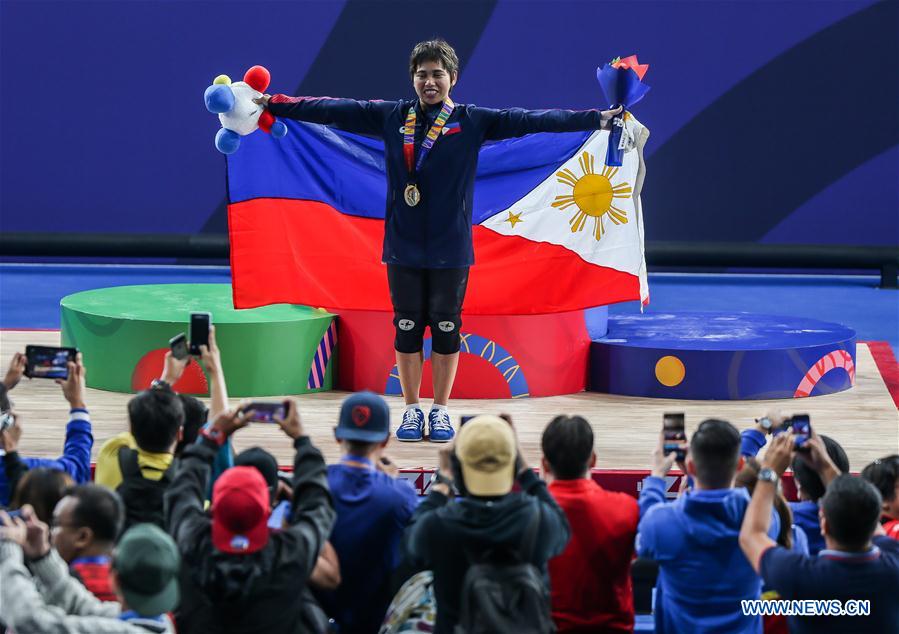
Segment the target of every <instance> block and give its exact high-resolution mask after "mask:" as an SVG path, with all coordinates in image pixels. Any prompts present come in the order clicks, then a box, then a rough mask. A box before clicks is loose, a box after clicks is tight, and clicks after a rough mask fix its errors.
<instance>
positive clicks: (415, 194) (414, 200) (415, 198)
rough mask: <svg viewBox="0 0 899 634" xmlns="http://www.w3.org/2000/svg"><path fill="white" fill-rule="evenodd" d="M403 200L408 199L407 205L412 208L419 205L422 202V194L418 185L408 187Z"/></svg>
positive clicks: (411, 184)
mask: <svg viewBox="0 0 899 634" xmlns="http://www.w3.org/2000/svg"><path fill="white" fill-rule="evenodd" d="M403 198H405V199H406V204H407V205H409V206H410V207H414V206H415V205H417V204H418V203H419V201H420V200H421V192H420V191H418V185H416V184H415V183H409V184H408V185H406V189H405V191H403Z"/></svg>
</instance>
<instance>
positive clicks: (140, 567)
mask: <svg viewBox="0 0 899 634" xmlns="http://www.w3.org/2000/svg"><path fill="white" fill-rule="evenodd" d="M180 567H181V557H180V556H179V555H178V548H177V547H176V546H175V542H174V541H173V540H172V538H171V537H169V535H168V534H166V533H165V531H163V530H162V529H161V528H159V527H158V526H155V525H153V524H136V525H134V526H132V527H131V528H130V529H128V531H126V532H125V534H124V535H123V536H122V538H121V539H120V540H119V543H118V544H117V545H116V547H115V554H114V556H113V562H112V568H113V569H114V570H115V571H116V576H117V577H118V582H119V590H120V591H121V593H122V596H124V597H125V602H126V603H127V604H128V607H129V608H130V609H132V610H134V611H135V612H137V613H138V614H140V615H141V616H157V615H159V614H163V613H165V612H171V611H172V610H174V609H175V608H176V607H178V602H179V599H180V593H179V591H178V571H179V569H180Z"/></svg>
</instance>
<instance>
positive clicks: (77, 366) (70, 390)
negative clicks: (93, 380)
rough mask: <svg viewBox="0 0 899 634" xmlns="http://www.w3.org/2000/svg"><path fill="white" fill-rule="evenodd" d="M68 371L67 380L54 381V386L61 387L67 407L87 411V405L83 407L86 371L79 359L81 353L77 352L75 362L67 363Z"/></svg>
mask: <svg viewBox="0 0 899 634" xmlns="http://www.w3.org/2000/svg"><path fill="white" fill-rule="evenodd" d="M67 365H68V369H69V378H67V379H65V380H63V379H56V384H57V385H59V386H61V387H62V395H63V396H64V397H65V399H66V400H67V401H68V402H69V406H70V407H71V408H72V409H87V405H85V404H84V403H85V398H84V395H85V391H86V384H85V376H86V374H87V370H86V369H85V367H84V363H83V362H82V359H81V353H80V352H79V353H78V354H77V355H76V356H75V361H74V362H72V361H69V362H68V364H67Z"/></svg>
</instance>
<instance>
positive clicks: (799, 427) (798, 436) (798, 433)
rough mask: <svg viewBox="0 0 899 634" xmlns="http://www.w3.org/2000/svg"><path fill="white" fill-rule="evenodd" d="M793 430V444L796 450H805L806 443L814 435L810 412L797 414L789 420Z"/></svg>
mask: <svg viewBox="0 0 899 634" xmlns="http://www.w3.org/2000/svg"><path fill="white" fill-rule="evenodd" d="M789 425H790V429H792V430H793V446H794V447H795V448H796V451H805V449H806V447H805V443H806V441H807V440H808V439H809V436H811V435H812V423H811V420H810V419H809V415H808V414H796V415H795V416H793V417H792V418H791V419H790V420H789Z"/></svg>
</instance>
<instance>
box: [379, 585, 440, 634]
mask: <svg viewBox="0 0 899 634" xmlns="http://www.w3.org/2000/svg"><path fill="white" fill-rule="evenodd" d="M436 624H437V601H436V599H435V598H434V573H433V572H431V571H430V570H423V571H422V572H419V573H418V574H416V575H413V576H412V577H411V578H410V579H408V580H407V581H406V583H404V584H403V587H401V588H400V589H399V591H398V592H397V593H396V596H395V597H393V601H391V602H390V607H388V608H387V615H386V616H385V617H384V623H383V624H382V625H381V629H380V630H379V634H400V633H401V632H433V631H434V627H435V626H436Z"/></svg>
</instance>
